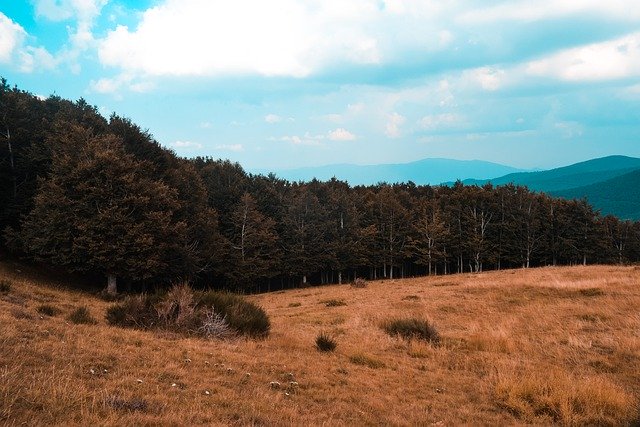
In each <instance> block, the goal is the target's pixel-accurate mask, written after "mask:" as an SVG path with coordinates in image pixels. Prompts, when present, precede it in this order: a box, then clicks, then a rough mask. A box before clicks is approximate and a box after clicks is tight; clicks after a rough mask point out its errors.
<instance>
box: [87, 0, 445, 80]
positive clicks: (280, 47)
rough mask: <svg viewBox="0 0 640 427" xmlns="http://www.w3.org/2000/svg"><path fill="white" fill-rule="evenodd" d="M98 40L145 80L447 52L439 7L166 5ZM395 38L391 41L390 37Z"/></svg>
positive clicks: (370, 1) (207, 1) (372, 1)
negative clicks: (137, 21) (144, 76)
mask: <svg viewBox="0 0 640 427" xmlns="http://www.w3.org/2000/svg"><path fill="white" fill-rule="evenodd" d="M156 3H157V4H156V6H155V7H152V8H150V9H148V10H146V11H145V12H144V13H143V15H142V18H141V20H140V22H139V23H138V25H137V26H136V27H135V28H128V27H125V26H118V27H116V28H115V29H114V30H112V31H110V32H109V33H108V34H107V35H106V36H105V37H104V39H102V40H101V43H100V48H99V58H100V60H101V62H102V64H104V65H107V66H113V67H117V68H120V69H122V70H127V71H135V72H138V73H144V74H148V75H157V76H160V75H170V76H221V75H223V76H224V75H232V74H234V75H237V74H251V75H263V76H293V77H304V76H308V75H310V74H313V73H316V72H318V71H320V70H323V69H327V68H328V67H331V66H335V65H339V64H379V63H382V62H385V61H387V60H390V59H392V58H394V57H396V56H397V55H398V47H399V46H400V47H401V48H402V51H403V52H404V50H405V49H407V50H409V51H412V52H414V53H415V52H416V51H425V52H426V51H433V50H439V49H444V48H445V47H446V45H448V44H449V43H450V42H451V41H452V39H453V33H451V31H449V30H448V29H446V28H443V27H442V25H443V24H442V21H440V20H439V19H440V17H441V15H442V14H444V13H446V12H447V9H450V8H451V7H449V6H447V7H444V6H441V5H438V2H416V1H400V0H396V1H390V0H387V1H386V2H385V4H382V3H381V2H380V0H350V1H344V0H322V1H320V0H272V1H269V2H263V1H254V0H236V1H232V2H229V1H222V0H163V1H160V2H156ZM391 34H393V36H392V35H391Z"/></svg>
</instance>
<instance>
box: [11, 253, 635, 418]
mask: <svg viewBox="0 0 640 427" xmlns="http://www.w3.org/2000/svg"><path fill="white" fill-rule="evenodd" d="M639 280H640V269H638V268H637V267H578V268H568V267H567V268H543V269H531V270H517V271H502V272H493V273H483V274H478V275H456V276H445V277H433V278H420V279H407V280H395V281H378V282H370V283H369V285H368V286H367V287H366V288H364V289H356V288H352V287H350V286H347V285H343V286H327V287H317V288H306V289H299V290H292V291H286V292H276V293H271V294H263V295H257V296H253V297H251V299H252V300H253V301H255V302H257V303H259V304H260V305H262V306H263V307H264V308H265V310H266V311H267V313H268V314H269V315H270V317H271V320H272V332H271V334H270V336H269V337H268V338H266V339H264V340H258V341H254V340H248V339H231V340H228V341H207V340H203V339H194V338H189V339H187V338H181V337H180V336H176V335H173V334H168V333H162V334H161V333H153V332H144V331H137V330H129V329H120V328H117V327H112V326H108V325H107V324H106V323H105V321H104V313H105V311H106V309H107V308H108V307H109V306H110V303H108V302H105V301H102V300H100V299H98V298H97V297H95V296H93V295H92V294H89V293H86V292H82V291H78V290H72V289H69V288H67V287H66V285H65V283H64V282H54V281H50V280H45V279H42V278H36V276H33V275H30V274H28V273H27V270H26V269H25V268H24V267H23V266H16V265H8V264H6V263H5V264H0V283H2V284H3V285H4V286H3V287H0V289H2V291H0V325H2V328H1V329H0V424H4V425H9V426H11V425H21V424H23V423H26V424H29V425H51V424H56V425H70V424H81V425H96V424H99V425H114V426H115V425H133V424H135V425H141V424H143V425H203V424H204V425H229V424H236V425H292V424H293V425H320V424H331V425H373V424H376V425H378V424H392V425H400V424H402V425H405V424H410V425H432V424H435V425H460V424H476V425H477V424H481V425H507V424H508V425H513V424H529V423H543V424H551V423H554V424H565V425H584V424H600V425H631V424H633V423H634V421H635V422H636V423H637V422H638V420H639V419H640V418H639V414H638V408H639V406H638V404H639V400H638V399H639V397H640V371H638V369H637V366H638V365H639V364H640V338H639V337H638V334H637V331H638V327H640V324H639V319H638V313H637V308H638V306H639V305H640V293H639V291H638V281H639ZM7 285H8V286H7ZM7 288H9V289H7ZM331 300H333V301H331ZM43 305H48V306H49V307H50V308H52V309H55V310H59V313H57V314H55V315H54V316H46V315H43V314H40V313H39V312H38V309H40V311H43V309H42V306H43ZM331 305H332V306H331ZM80 306H86V307H87V308H88V310H89V311H90V313H91V314H92V315H93V316H94V317H95V318H96V319H97V324H93V325H76V324H73V323H71V322H69V321H68V320H66V317H67V316H68V315H69V314H70V313H71V312H72V311H73V310H74V309H76V308H77V307H80ZM330 306H331V307H330ZM403 316H415V317H420V318H429V319H431V320H432V321H433V322H434V324H435V325H436V327H437V330H438V332H439V333H440V335H441V341H440V344H439V345H432V344H426V343H421V342H417V341H413V342H407V341H403V340H401V339H399V338H393V337H390V336H388V335H386V334H385V333H384V332H383V331H382V330H381V328H380V324H381V323H383V322H384V321H386V320H388V319H391V318H395V317H403ZM320 331H326V332H328V333H329V334H331V335H332V336H334V337H335V339H336V341H337V343H338V346H337V349H336V351H335V352H333V353H320V352H318V351H317V350H316V349H315V347H314V340H315V337H316V336H317V335H318V333H319V332H320ZM276 382H277V383H276Z"/></svg>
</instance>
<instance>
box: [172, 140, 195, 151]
mask: <svg viewBox="0 0 640 427" xmlns="http://www.w3.org/2000/svg"><path fill="white" fill-rule="evenodd" d="M171 146H172V147H175V148H183V149H190V150H192V149H193V150H197V149H200V148H202V144H200V143H199V142H193V141H175V142H174V143H173V144H171Z"/></svg>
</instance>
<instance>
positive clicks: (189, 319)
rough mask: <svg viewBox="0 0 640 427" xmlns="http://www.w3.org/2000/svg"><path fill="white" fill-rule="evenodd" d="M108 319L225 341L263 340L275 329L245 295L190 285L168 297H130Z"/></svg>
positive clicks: (114, 323) (174, 288)
mask: <svg viewBox="0 0 640 427" xmlns="http://www.w3.org/2000/svg"><path fill="white" fill-rule="evenodd" d="M106 319H107V322H109V323H110V324H112V325H117V326H122V327H132V328H139V329H154V328H160V329H166V330H171V331H174V332H179V333H184V334H187V335H200V336H205V337H208V338H223V337H228V336H231V335H233V334H234V333H238V334H241V335H248V336H252V337H262V336H266V335H268V334H269V330H270V328H271V324H270V322H269V318H268V316H267V314H266V313H265V311H264V310H263V309H262V308H260V307H259V306H257V305H256V304H254V303H252V302H250V301H246V300H245V299H244V298H243V297H242V296H240V295H236V294H231V293H223V292H214V291H209V292H193V291H192V290H191V289H190V288H189V287H188V286H186V285H178V286H174V287H173V288H172V289H171V290H169V292H166V293H164V294H160V293H156V294H152V295H139V296H130V297H127V298H125V299H124V300H123V301H122V302H121V303H119V304H114V305H113V306H111V307H110V308H109V309H108V310H107V313H106ZM225 325H228V328H229V330H227V329H226V328H225Z"/></svg>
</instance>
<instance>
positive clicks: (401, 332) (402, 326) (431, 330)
mask: <svg viewBox="0 0 640 427" xmlns="http://www.w3.org/2000/svg"><path fill="white" fill-rule="evenodd" d="M382 328H383V329H384V330H385V332H386V333H388V334H389V335H391V336H400V337H402V338H404V339H408V340H411V339H414V338H415V339H421V340H425V341H429V342H431V343H437V342H439V341H440V335H439V334H438V331H437V330H436V328H435V327H434V326H433V325H432V324H431V323H429V321H428V320H424V319H418V318H415V317H411V318H405V319H393V320H390V321H388V322H386V323H385V324H383V325H382Z"/></svg>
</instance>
